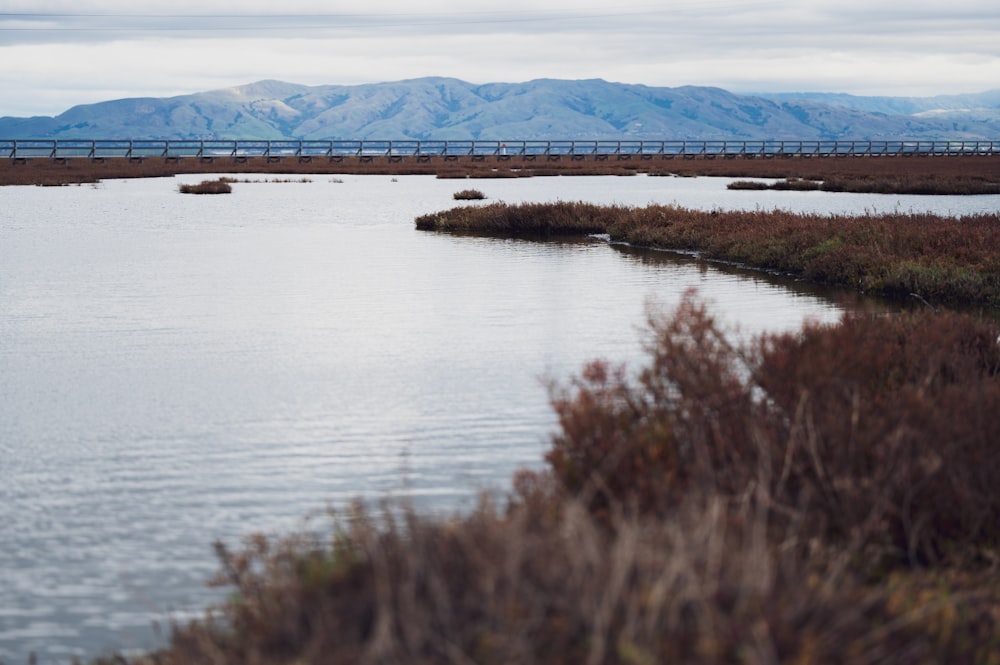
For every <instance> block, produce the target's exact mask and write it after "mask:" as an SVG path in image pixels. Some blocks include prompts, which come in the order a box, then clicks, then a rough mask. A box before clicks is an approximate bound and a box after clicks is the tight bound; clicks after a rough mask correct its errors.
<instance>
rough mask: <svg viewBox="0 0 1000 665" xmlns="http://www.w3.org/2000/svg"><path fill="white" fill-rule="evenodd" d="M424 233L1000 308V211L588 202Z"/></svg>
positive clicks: (464, 217)
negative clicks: (666, 257)
mask: <svg viewBox="0 0 1000 665" xmlns="http://www.w3.org/2000/svg"><path fill="white" fill-rule="evenodd" d="M416 225H417V228H418V229H420V230H427V231H447V232H456V233H474V234H490V235H511V236H518V235H520V236H532V237H538V236H542V237H544V236H553V235H581V234H598V233H601V234H608V235H609V236H610V238H611V240H612V241H617V242H627V243H630V244H633V245H639V246H643V247H652V248H658V249H669V250H679V251H688V252H697V253H698V254H699V255H700V256H702V257H704V258H707V259H713V260H719V261H726V262H730V263H737V264H741V265H745V266H747V267H751V268H756V269H761V270H768V271H774V272H780V273H786V274H790V275H794V276H796V277H801V278H804V279H809V280H812V281H816V282H821V283H826V284H832V285H838V286H845V287H849V288H853V289H857V290H859V291H862V292H864V293H868V294H872V295H879V296H883V297H891V298H908V297H911V296H917V297H919V298H921V299H923V300H924V301H927V302H931V303H935V304H941V303H951V304H969V305H989V306H994V307H995V306H1000V213H998V214H988V215H974V216H968V217H957V218H954V217H940V216H937V215H930V214H904V213H892V214H883V215H876V214H866V215H860V216H833V215H810V214H796V213H789V212H783V211H759V210H758V211H751V212H723V211H710V212H704V211H697V210H689V209H685V208H680V207H677V206H664V205H651V206H647V207H644V208H629V207H614V206H598V205H592V204H588V203H565V202H560V203H538V204H522V205H507V204H503V203H494V204H491V205H486V206H481V207H458V208H453V209H451V210H447V211H444V212H439V213H432V214H429V215H424V216H422V217H420V218H418V219H417V220H416Z"/></svg>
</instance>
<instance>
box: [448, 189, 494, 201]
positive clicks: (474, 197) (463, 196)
mask: <svg viewBox="0 0 1000 665" xmlns="http://www.w3.org/2000/svg"><path fill="white" fill-rule="evenodd" d="M452 198H454V199H455V200H456V201H482V200H483V199H485V198H486V195H485V194H483V193H482V192H481V191H479V190H478V189H460V190H459V191H457V192H455V193H454V194H453V195H452Z"/></svg>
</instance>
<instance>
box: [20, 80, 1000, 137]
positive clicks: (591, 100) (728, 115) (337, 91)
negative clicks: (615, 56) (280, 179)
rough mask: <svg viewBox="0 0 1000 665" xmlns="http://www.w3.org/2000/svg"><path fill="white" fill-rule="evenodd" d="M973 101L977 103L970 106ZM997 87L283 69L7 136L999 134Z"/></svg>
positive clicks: (25, 123) (25, 125)
mask: <svg viewBox="0 0 1000 665" xmlns="http://www.w3.org/2000/svg"><path fill="white" fill-rule="evenodd" d="M973 108H974V109H975V112H972V111H970V109H973ZM998 136H1000V92H993V93H984V94H983V95H964V96H954V97H948V98H945V97H941V98H926V99H914V98H866V97H852V96H850V95H830V94H810V93H806V94H792V93H789V94H782V95H768V96H749V95H736V94H733V93H730V92H727V91H725V90H721V89H718V88H708V87H696V86H685V87H678V88H664V87H649V86H644V85H634V84H623V83H610V82H607V81H603V80H582V81H567V80H552V79H540V80H535V81H528V82H524V83H490V84H485V85H476V84H472V83H467V82H465V81H460V80H457V79H451V78H421V79H413V80H407V81H396V82H390V83H377V84H366V85H356V86H340V85H323V86H303V85H296V84H293V83H285V82H281V81H260V82H257V83H252V84H249V85H244V86H239V87H235V88H228V89H223V90H213V91H209V92H203V93H196V94H191V95H182V96H178V97H170V98H135V99H122V100H116V101H107V102H101V103H98V104H88V105H83V106H76V107H73V108H71V109H69V110H68V111H66V112H65V113H62V114H60V115H58V116H56V117H36V118H10V117H7V118H0V138H5V139H6V138H16V139H28V138H60V139H71V138H87V139H91V138H95V139H99V138H119V139H120V138H169V139H225V138H243V139H248V138H254V139H336V138H344V139H403V138H413V139H429V138H434V139H619V138H620V139H657V140H659V139H692V140H695V139H701V140H709V139H731V140H740V139H764V138H767V139H857V140H866V139H874V140H877V139H885V138H900V137H905V138H911V139H920V138H923V139H940V138H949V139H966V140H975V139H995V138H996V137H998Z"/></svg>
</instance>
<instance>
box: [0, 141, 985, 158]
mask: <svg viewBox="0 0 1000 665" xmlns="http://www.w3.org/2000/svg"><path fill="white" fill-rule="evenodd" d="M962 155H982V156H996V155H1000V141H918V140H914V141H908V140H896V141H843V140H840V141H834V140H829V141H782V140H757V141H684V140H676V141H646V140H624V141H623V140H607V141H597V140H595V141H577V140H566V141H558V140H556V141H546V140H531V141H523V140H511V141H494V140H488V141H483V140H459V141H451V140H449V141H434V140H391V141H389V140H386V141H373V140H367V139H365V140H339V139H335V140H322V141H319V140H280V141H266V140H242V139H240V140H158V139H156V140H154V139H142V140H127V139H122V140H116V139H93V140H82V139H57V140H52V139H46V140H21V139H16V140H2V139H0V157H5V158H7V159H10V160H12V161H13V162H14V163H26V162H27V161H28V160H31V159H50V160H54V161H58V162H62V161H65V160H68V159H90V160H92V161H104V160H107V159H127V160H132V161H143V160H145V159H163V160H166V161H179V160H181V159H199V160H202V161H214V160H216V159H231V160H234V161H237V162H244V161H247V160H249V159H265V160H267V161H272V162H274V161H281V160H283V159H297V160H299V161H302V162H309V161H312V160H313V159H326V160H329V161H332V162H337V161H343V160H345V159H358V160H361V161H372V160H374V159H375V158H385V159H388V160H389V161H403V160H404V159H412V160H415V161H418V162H428V161H432V160H437V159H440V160H445V161H448V160H458V159H471V160H473V161H485V160H486V159H487V158H492V159H496V160H498V161H504V160H511V159H518V160H522V161H535V160H539V159H541V160H549V161H560V160H562V159H571V160H585V159H592V160H598V161H600V160H610V159H615V160H631V159H642V160H651V159H696V158H705V159H714V158H721V159H741V158H742V159H755V158H759V159H774V158H792V157H800V158H808V157H818V158H824V157H898V156H904V157H920V156H962Z"/></svg>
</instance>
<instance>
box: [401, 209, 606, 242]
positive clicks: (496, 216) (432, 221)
mask: <svg viewBox="0 0 1000 665" xmlns="http://www.w3.org/2000/svg"><path fill="white" fill-rule="evenodd" d="M624 210H625V209H624V208H615V207H612V208H607V207H604V206H598V205H593V204H589V203H556V204H546V203H526V204H522V205H517V206H511V205H508V204H505V203H499V202H498V203H490V204H487V205H484V206H475V207H470V206H462V207H458V208H453V209H451V210H447V211H444V212H438V213H429V214H426V215H421V216H420V217H417V219H416V226H417V229H420V230H424V231H446V232H450V233H492V234H504V235H522V236H532V237H539V236H541V237H544V236H553V235H580V234H588V233H603V232H604V230H605V226H606V224H607V218H608V215H615V214H617V213H618V212H624Z"/></svg>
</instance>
